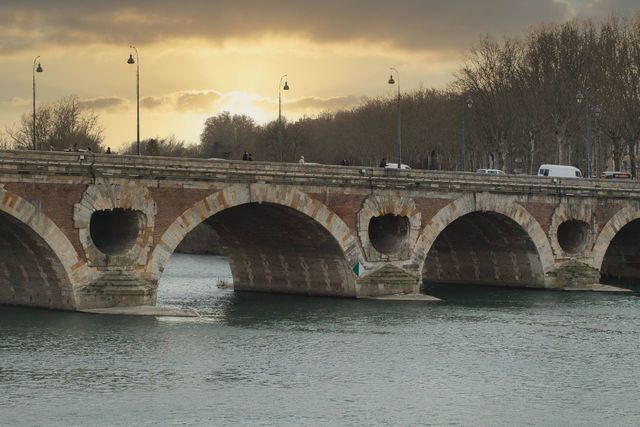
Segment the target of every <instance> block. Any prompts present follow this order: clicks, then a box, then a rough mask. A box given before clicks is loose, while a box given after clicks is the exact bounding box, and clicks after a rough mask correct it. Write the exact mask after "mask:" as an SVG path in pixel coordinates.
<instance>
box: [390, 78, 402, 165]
mask: <svg viewBox="0 0 640 427" xmlns="http://www.w3.org/2000/svg"><path fill="white" fill-rule="evenodd" d="M389 69H390V70H391V75H390V76H389V82H388V83H389V84H390V85H392V84H395V81H394V80H393V73H394V72H395V73H396V79H397V80H398V98H397V100H396V104H397V105H396V109H397V113H398V114H397V120H396V150H397V151H398V152H397V154H396V156H397V158H398V169H400V165H401V164H402V139H401V135H400V123H401V122H400V73H399V72H398V70H396V69H395V68H393V67H390V68H389Z"/></svg>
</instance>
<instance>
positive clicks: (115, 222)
mask: <svg viewBox="0 0 640 427" xmlns="http://www.w3.org/2000/svg"><path fill="white" fill-rule="evenodd" d="M141 221H142V214H141V213H140V212H139V211H134V210H132V209H121V208H116V209H112V210H101V211H95V212H94V213H93V214H92V215H91V223H90V228H89V232H90V234H91V240H93V244H94V245H95V246H96V248H98V249H99V250H100V251H101V252H102V253H105V254H107V255H122V254H124V253H126V252H127V251H128V250H129V249H131V248H132V247H133V244H134V243H135V242H136V239H137V238H138V234H139V233H140V223H141Z"/></svg>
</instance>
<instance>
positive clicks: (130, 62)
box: [127, 45, 140, 156]
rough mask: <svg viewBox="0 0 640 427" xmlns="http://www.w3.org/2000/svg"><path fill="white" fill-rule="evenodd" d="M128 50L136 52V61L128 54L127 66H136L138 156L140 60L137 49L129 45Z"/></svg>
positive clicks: (138, 148)
mask: <svg viewBox="0 0 640 427" xmlns="http://www.w3.org/2000/svg"><path fill="white" fill-rule="evenodd" d="M129 49H133V50H134V51H135V52H136V59H135V60H134V59H133V54H132V53H130V54H129V59H127V64H136V120H137V123H136V153H137V154H138V156H139V155H140V58H139V57H138V49H136V47H135V46H133V45H130V46H129Z"/></svg>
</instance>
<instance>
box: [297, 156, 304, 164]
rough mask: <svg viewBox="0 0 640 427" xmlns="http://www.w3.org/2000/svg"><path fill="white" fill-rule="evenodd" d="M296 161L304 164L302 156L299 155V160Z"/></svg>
mask: <svg viewBox="0 0 640 427" xmlns="http://www.w3.org/2000/svg"><path fill="white" fill-rule="evenodd" d="M298 163H300V164H301V165H302V164H304V156H300V160H298Z"/></svg>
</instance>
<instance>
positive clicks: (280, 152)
mask: <svg viewBox="0 0 640 427" xmlns="http://www.w3.org/2000/svg"><path fill="white" fill-rule="evenodd" d="M286 78H287V75H286V74H285V75H284V76H282V77H280V83H279V84H278V157H279V160H280V161H281V162H283V161H284V147H283V146H282V90H283V89H284V90H289V84H288V83H287V81H286V80H285V81H284V86H283V85H282V79H286Z"/></svg>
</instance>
